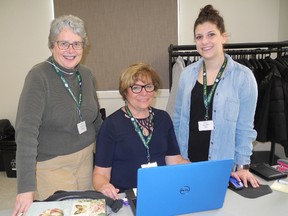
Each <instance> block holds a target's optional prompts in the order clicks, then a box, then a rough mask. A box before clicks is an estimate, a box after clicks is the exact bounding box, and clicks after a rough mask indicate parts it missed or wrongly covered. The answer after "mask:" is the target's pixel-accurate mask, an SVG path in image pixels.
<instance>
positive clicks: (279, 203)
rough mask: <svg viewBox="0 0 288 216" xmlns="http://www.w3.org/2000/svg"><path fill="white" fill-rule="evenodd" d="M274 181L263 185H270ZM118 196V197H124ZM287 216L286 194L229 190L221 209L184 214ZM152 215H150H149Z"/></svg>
mask: <svg viewBox="0 0 288 216" xmlns="http://www.w3.org/2000/svg"><path fill="white" fill-rule="evenodd" d="M273 182H274V181H269V182H266V181H264V180H262V183H263V184H269V185H271V184H272V183H273ZM124 196H125V195H124V194H120V197H124ZM11 212H12V210H11V209H7V210H2V211H0V215H1V216H10V215H11ZM109 213H110V211H109ZM287 214H288V193H283V192H278V191H274V190H273V192H272V193H270V194H267V195H264V196H262V197H258V198H255V199H249V198H245V197H243V196H241V195H239V194H237V193H235V192H233V191H232V190H230V189H227V193H226V197H225V201H224V205H223V207H222V208H221V209H216V210H211V211H204V212H196V213H191V214H185V216H188V215H191V216H257V215H261V216H278V215H279V216H281V215H287ZM112 215H114V216H133V214H132V211H131V209H130V207H129V206H123V207H122V208H121V209H120V210H119V212H117V213H111V214H109V216H112ZM150 215H152V214H150Z"/></svg>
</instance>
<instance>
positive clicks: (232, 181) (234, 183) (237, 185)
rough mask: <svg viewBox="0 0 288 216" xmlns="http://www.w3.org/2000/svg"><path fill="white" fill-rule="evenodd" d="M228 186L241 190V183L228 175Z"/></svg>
mask: <svg viewBox="0 0 288 216" xmlns="http://www.w3.org/2000/svg"><path fill="white" fill-rule="evenodd" d="M229 187H231V188H233V189H235V190H241V189H242V188H243V183H242V182H241V181H238V180H237V179H236V178H234V177H232V176H230V179H229Z"/></svg>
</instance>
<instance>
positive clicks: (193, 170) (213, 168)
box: [126, 159, 233, 216]
mask: <svg viewBox="0 0 288 216" xmlns="http://www.w3.org/2000/svg"><path fill="white" fill-rule="evenodd" d="M232 165H233V160H232V159H231V160H217V161H203V162H193V163H190V164H180V165H170V166H160V167H151V168H140V169H139V170H138V176H137V191H136V190H128V191H126V196H127V198H128V200H129V203H130V206H131V210H132V212H134V214H135V213H136V215H137V216H142V215H145V216H146V215H177V214H186V213H192V212H199V211H206V210H212V209H217V208H221V207H222V206H223V202H224V198H225V195H226V190H227V186H228V181H229V176H230V173H231V170H232ZM135 194H136V195H137V196H135ZM136 197H137V201H136V203H137V207H136V206H135V204H134V203H133V202H135V200H136ZM133 200H134V201H133Z"/></svg>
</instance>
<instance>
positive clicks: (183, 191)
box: [180, 186, 190, 194]
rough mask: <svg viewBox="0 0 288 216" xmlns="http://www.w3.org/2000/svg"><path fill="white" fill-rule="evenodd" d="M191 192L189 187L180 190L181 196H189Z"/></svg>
mask: <svg viewBox="0 0 288 216" xmlns="http://www.w3.org/2000/svg"><path fill="white" fill-rule="evenodd" d="M189 192H190V187H189V186H184V187H182V188H180V194H187V193H189Z"/></svg>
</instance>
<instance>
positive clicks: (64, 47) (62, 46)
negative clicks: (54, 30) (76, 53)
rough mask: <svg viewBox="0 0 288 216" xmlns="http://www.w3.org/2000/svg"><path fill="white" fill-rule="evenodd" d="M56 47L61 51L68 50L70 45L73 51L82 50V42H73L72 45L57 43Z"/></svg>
mask: <svg viewBox="0 0 288 216" xmlns="http://www.w3.org/2000/svg"><path fill="white" fill-rule="evenodd" d="M56 43H57V46H58V48H59V49H61V50H67V49H69V47H70V45H72V47H73V49H74V50H80V49H82V48H83V42H81V41H74V42H72V43H69V42H68V41H57V42H56Z"/></svg>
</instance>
